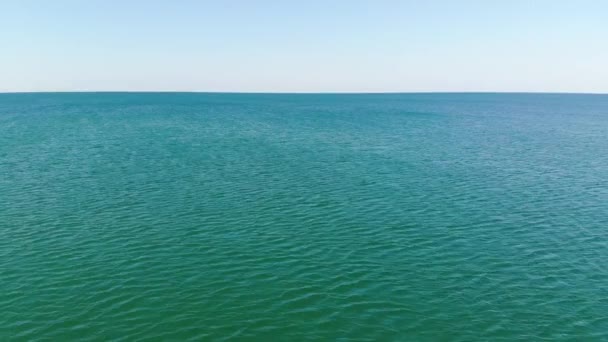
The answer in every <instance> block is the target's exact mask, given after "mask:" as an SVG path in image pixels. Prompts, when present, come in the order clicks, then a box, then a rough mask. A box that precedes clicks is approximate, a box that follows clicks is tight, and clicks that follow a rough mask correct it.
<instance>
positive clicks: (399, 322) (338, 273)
mask: <svg viewBox="0 0 608 342" xmlns="http://www.w3.org/2000/svg"><path fill="white" fill-rule="evenodd" d="M607 261H608V96H600V95H553V94H537V95H531V94H502V95H500V94H384V95H264V94H257V95H246V94H188V93H167V94H162V93H158V94H152V93H148V94H146V93H100V94H95V93H81V94H0V308H1V309H0V339H1V340H13V339H14V340H38V339H49V340H70V339H78V340H82V339H85V340H231V341H232V340H236V341H238V340H243V341H249V340H259V341H297V340H325V341H334V340H353V341H393V340H395V341H397V340H400V341H447V340H450V341H475V340H479V341H512V340H551V341H561V340H563V341H571V340H585V341H594V340H596V341H600V340H607V339H608V266H607V265H608V263H607Z"/></svg>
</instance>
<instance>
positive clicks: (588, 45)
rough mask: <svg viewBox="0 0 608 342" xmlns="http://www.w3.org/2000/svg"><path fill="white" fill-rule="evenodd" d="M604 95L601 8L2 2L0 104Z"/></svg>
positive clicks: (339, 1) (586, 3)
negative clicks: (137, 98) (231, 97)
mask: <svg viewBox="0 0 608 342" xmlns="http://www.w3.org/2000/svg"><path fill="white" fill-rule="evenodd" d="M15 91H220V92H434V91H454V92H468V91H490V92H494V91H496V92H503V91H505V92H585V93H608V1H606V0H577V1H572V0H551V1H549V0H526V1H523V0H510V1H498V0H496V1H494V0H451V1H448V0H443V1H442V0H416V1H410V0H401V1H397V0H366V1H364V0H360V1H358V0H306V1H303V0H215V1H206V0H164V1H158V0H53V1H48V0H37V1H36V0H0V92H15Z"/></svg>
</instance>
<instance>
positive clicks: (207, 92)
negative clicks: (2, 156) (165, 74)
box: [0, 90, 608, 95]
mask: <svg viewBox="0 0 608 342" xmlns="http://www.w3.org/2000/svg"><path fill="white" fill-rule="evenodd" d="M70 93H82V94H86V93H88V94H95V93H150V94H154V93H158V94H162V93H175V94H178V93H182V94H243V95H247V94H251V95H255V94H258V95H383V94H386V95H390V94H393V95H399V94H403V95H405V94H538V95H541V94H547V95H550V94H555V95H608V92H575V91H318V92H315V91H208V90H202V91H199V90H34V91H0V94H70Z"/></svg>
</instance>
